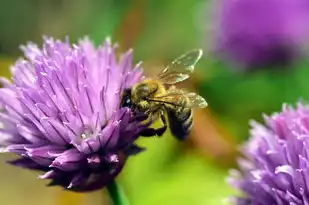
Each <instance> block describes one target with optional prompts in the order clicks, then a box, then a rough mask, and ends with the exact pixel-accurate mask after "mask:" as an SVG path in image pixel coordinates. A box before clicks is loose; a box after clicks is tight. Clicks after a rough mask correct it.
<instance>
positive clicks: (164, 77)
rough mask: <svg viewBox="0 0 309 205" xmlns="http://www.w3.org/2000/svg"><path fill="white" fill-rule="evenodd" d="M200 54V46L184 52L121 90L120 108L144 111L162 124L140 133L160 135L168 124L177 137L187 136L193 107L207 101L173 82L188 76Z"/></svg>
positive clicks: (197, 106)
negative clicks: (161, 67) (152, 76)
mask: <svg viewBox="0 0 309 205" xmlns="http://www.w3.org/2000/svg"><path fill="white" fill-rule="evenodd" d="M202 54H203V52H202V50H200V49H198V50H193V51H190V52H188V53H185V54H183V55H181V56H180V57H178V58H176V59H175V60H174V61H172V62H171V63H170V64H169V65H168V66H166V67H165V68H163V69H162V70H161V71H160V72H159V74H158V75H157V76H156V77H154V78H146V79H144V80H142V81H141V82H138V83H136V84H135V85H133V86H132V87H131V88H129V89H126V90H125V91H124V93H123V95H122V100H121V104H120V106H121V107H129V108H131V109H132V110H133V111H135V112H139V113H143V114H145V116H146V119H145V120H148V122H154V121H156V120H158V119H159V120H161V122H162V124H163V126H162V127H160V128H157V129H155V128H148V129H146V130H145V131H144V132H143V133H142V135H143V136H155V135H157V136H161V135H163V134H164V133H165V131H166V130H167V127H168V124H169V128H170V131H171V133H172V134H173V135H174V136H175V137H176V138H177V139H179V140H183V139H185V138H186V137H187V135H188V134H189V131H190V130H191V128H192V125H193V112H192V109H193V108H204V107H206V106H207V103H206V101H205V99H204V98H203V97H201V96H199V95H198V94H196V93H192V92H187V91H186V90H183V89H177V88H176V87H175V84H176V83H179V82H182V81H184V80H186V79H188V78H189V77H190V74H191V73H192V72H193V71H194V66H195V64H196V63H197V62H198V60H199V59H200V58H201V56H202ZM165 114H166V115H167V118H168V120H167V119H166V115H165ZM167 121H168V122H167Z"/></svg>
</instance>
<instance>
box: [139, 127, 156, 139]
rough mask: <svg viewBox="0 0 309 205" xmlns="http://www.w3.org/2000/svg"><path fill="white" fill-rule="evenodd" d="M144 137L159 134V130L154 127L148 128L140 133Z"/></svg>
mask: <svg viewBox="0 0 309 205" xmlns="http://www.w3.org/2000/svg"><path fill="white" fill-rule="evenodd" d="M140 135H141V136H143V137H152V136H155V135H157V130H156V129H154V128H147V129H145V130H143V131H142V132H141V133H140Z"/></svg>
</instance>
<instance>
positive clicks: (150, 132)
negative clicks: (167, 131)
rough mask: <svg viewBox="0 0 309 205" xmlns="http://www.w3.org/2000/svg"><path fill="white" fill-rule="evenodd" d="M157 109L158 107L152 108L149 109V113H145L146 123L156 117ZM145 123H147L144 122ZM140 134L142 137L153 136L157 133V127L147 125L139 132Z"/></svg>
mask: <svg viewBox="0 0 309 205" xmlns="http://www.w3.org/2000/svg"><path fill="white" fill-rule="evenodd" d="M157 110H158V108H156V109H154V110H151V111H150V112H149V113H150V114H147V116H148V119H147V121H148V123H152V122H154V121H155V120H156V119H157V118H158V115H157ZM146 124H147V123H146ZM140 135H141V136H143V137H152V136H155V135H157V129H155V128H152V127H149V128H147V129H144V130H143V131H142V132H141V133H140Z"/></svg>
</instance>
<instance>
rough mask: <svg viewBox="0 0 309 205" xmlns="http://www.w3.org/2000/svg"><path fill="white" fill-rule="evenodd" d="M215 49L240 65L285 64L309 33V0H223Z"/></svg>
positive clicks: (219, 6) (219, 8)
mask: <svg viewBox="0 0 309 205" xmlns="http://www.w3.org/2000/svg"><path fill="white" fill-rule="evenodd" d="M218 2H219V5H218V11H217V13H216V15H217V20H218V21H217V22H216V24H217V25H216V27H217V28H216V29H215V33H216V35H215V36H216V38H217V39H216V45H215V47H216V50H217V51H218V52H219V53H220V54H221V55H222V56H223V58H225V59H228V60H230V61H232V62H234V63H236V64H238V65H239V66H242V67H244V68H246V69H253V68H257V67H259V66H272V65H278V64H279V65H285V64H286V63H289V62H291V60H293V59H294V57H296V56H298V55H299V54H300V53H301V50H302V48H301V45H302V44H303V43H304V41H305V40H307V37H308V34H309V32H308V31H309V1H307V0H220V1H218Z"/></svg>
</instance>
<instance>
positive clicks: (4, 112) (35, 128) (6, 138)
mask: <svg viewBox="0 0 309 205" xmlns="http://www.w3.org/2000/svg"><path fill="white" fill-rule="evenodd" d="M115 49H116V46H114V45H112V44H111V42H110V40H109V39H107V40H106V42H105V43H104V44H103V45H101V46H99V47H98V48H95V47H94V45H93V44H92V42H90V41H89V40H88V39H84V40H82V41H80V42H79V43H78V44H77V45H73V46H71V45H70V44H69V42H67V41H66V42H61V41H59V40H54V39H52V38H47V37H46V38H44V44H43V47H42V49H40V48H38V46H37V45H35V44H32V43H29V44H28V45H27V46H22V50H23V52H24V54H25V57H26V59H20V60H18V61H17V62H16V64H15V65H14V66H13V67H12V68H11V72H12V83H11V82H9V81H8V80H6V79H3V78H1V82H2V84H3V87H2V88H0V108H1V112H0V122H1V131H0V132H1V144H2V146H3V148H2V149H3V151H8V152H12V153H16V154H18V155H20V156H21V157H20V158H19V159H17V160H15V161H12V162H10V163H11V164H13V165H16V166H20V167H24V168H29V169H32V170H40V171H44V172H45V173H44V174H42V175H41V176H40V178H42V179H51V183H50V185H60V186H63V187H65V188H67V189H70V190H73V191H90V190H95V189H99V188H101V187H103V186H105V185H106V184H107V183H109V182H110V181H111V180H112V179H113V178H114V177H116V175H117V174H118V173H119V172H120V170H121V169H122V167H123V165H124V163H125V161H126V159H127V157H128V156H129V155H131V154H135V153H137V152H139V151H141V148H139V147H138V146H137V145H135V144H134V141H135V140H136V138H137V137H138V136H139V133H140V132H141V131H142V130H144V128H145V125H142V124H141V123H140V122H139V121H138V120H137V119H136V116H134V115H133V114H132V113H131V111H130V110H129V109H128V108H119V103H120V100H121V94H122V92H123V90H124V89H125V88H128V87H130V86H132V85H133V84H134V83H136V82H137V81H139V80H140V78H141V77H142V71H141V68H140V64H138V65H136V66H135V67H134V68H133V65H132V51H131V50H130V51H128V52H126V53H124V54H122V55H121V56H120V59H119V60H117V59H116V54H115Z"/></svg>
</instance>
